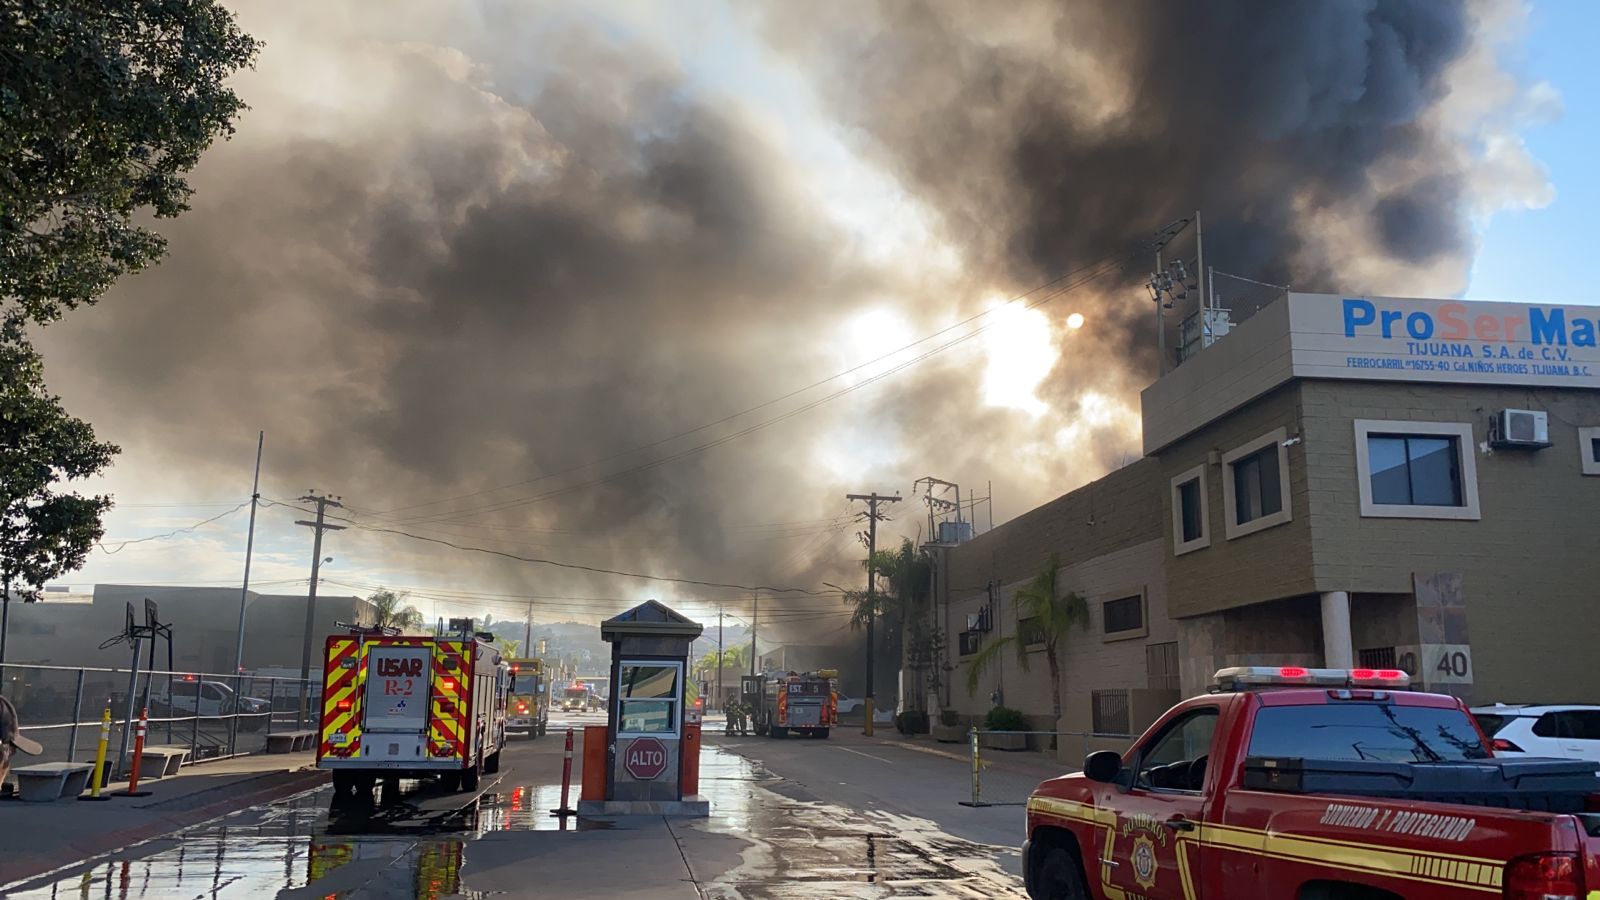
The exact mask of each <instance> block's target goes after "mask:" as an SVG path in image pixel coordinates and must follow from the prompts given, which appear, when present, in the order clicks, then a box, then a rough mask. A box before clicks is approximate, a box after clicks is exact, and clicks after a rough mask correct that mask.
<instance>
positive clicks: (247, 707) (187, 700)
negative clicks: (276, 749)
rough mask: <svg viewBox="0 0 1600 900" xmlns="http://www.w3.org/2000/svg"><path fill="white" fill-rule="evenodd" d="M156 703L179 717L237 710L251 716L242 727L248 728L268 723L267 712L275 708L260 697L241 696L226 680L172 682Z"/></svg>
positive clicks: (223, 713) (229, 713)
mask: <svg viewBox="0 0 1600 900" xmlns="http://www.w3.org/2000/svg"><path fill="white" fill-rule="evenodd" d="M155 705H156V706H157V707H158V708H165V709H166V710H168V711H170V712H171V713H172V714H174V715H179V716H192V715H196V714H198V715H201V716H231V715H233V713H234V711H235V710H236V709H237V710H238V711H239V712H240V713H242V714H244V715H246V716H251V718H249V719H246V720H244V722H243V726H242V727H244V728H245V730H247V731H253V730H255V729H256V728H258V727H261V726H263V725H265V724H266V717H265V714H266V713H269V712H271V711H272V704H271V703H269V702H267V701H266V700H263V699H261V698H260V697H239V696H238V695H236V694H234V692H233V688H231V687H229V686H228V685H227V684H226V683H224V682H221V681H201V682H199V683H198V684H196V682H194V681H191V680H189V679H179V680H175V681H173V682H172V686H171V688H170V689H169V692H168V693H167V694H166V695H165V696H162V697H159V698H157V699H156V701H155Z"/></svg>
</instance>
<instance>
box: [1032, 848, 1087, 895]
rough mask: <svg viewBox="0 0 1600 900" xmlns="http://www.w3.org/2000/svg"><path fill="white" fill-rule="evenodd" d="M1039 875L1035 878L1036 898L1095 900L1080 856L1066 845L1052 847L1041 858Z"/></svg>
mask: <svg viewBox="0 0 1600 900" xmlns="http://www.w3.org/2000/svg"><path fill="white" fill-rule="evenodd" d="M1038 875H1039V877H1038V878H1036V879H1035V880H1034V886H1035V889H1036V891H1037V893H1035V894H1034V900H1093V898H1092V897H1091V896H1090V894H1089V885H1088V883H1087V882H1088V879H1086V878H1084V877H1083V866H1081V865H1079V864H1078V857H1076V856H1074V855H1073V853H1072V851H1071V850H1068V849H1067V848H1066V847H1050V848H1049V849H1047V850H1045V852H1044V858H1043V859H1041V860H1039V871H1038Z"/></svg>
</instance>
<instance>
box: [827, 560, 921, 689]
mask: <svg viewBox="0 0 1600 900" xmlns="http://www.w3.org/2000/svg"><path fill="white" fill-rule="evenodd" d="M868 563H869V560H865V559H864V560H862V561H861V567H862V568H867V567H868ZM870 563H871V570H872V572H873V574H874V577H875V580H878V581H881V582H884V584H881V585H880V584H874V585H873V588H874V590H873V592H872V597H871V598H868V596H867V593H866V592H865V591H846V592H845V597H844V602H845V604H846V605H847V606H850V607H852V609H851V611H850V627H851V628H863V627H865V626H866V624H867V620H868V619H871V618H873V617H874V616H876V617H877V618H879V619H881V620H882V624H883V632H884V637H883V639H882V640H883V643H884V645H885V646H884V650H885V652H884V653H883V654H882V661H883V662H886V663H887V662H892V665H890V666H889V672H887V673H883V674H892V671H893V670H894V669H897V668H899V665H900V663H899V660H900V657H901V648H902V644H903V642H904V631H905V625H906V623H907V622H910V623H911V626H912V630H913V631H914V632H915V634H914V635H913V637H912V640H913V642H918V641H920V640H921V629H922V628H923V626H924V625H925V622H924V621H923V618H924V617H923V616H922V615H920V613H921V612H922V610H923V609H924V607H926V606H927V604H928V600H929V598H930V597H931V596H932V585H931V584H930V579H929V575H930V574H931V572H932V566H933V562H932V560H930V559H929V558H928V556H927V554H925V553H922V552H921V551H919V550H918V549H917V545H916V544H914V543H912V541H911V539H910V538H901V539H900V546H899V547H896V548H895V549H893V550H879V551H877V552H876V553H874V554H873V555H872V558H871V560H870ZM874 636H875V637H876V635H874ZM875 649H876V648H875ZM877 674H880V673H874V679H873V680H874V681H875V682H876V681H877V680H878V679H877V678H876V675H877ZM884 683H889V682H887V681H885V682H884Z"/></svg>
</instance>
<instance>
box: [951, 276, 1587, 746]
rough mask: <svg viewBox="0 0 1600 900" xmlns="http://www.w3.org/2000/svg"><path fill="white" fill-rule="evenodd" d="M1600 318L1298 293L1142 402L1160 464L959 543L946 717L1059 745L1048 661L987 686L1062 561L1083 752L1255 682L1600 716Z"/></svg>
mask: <svg viewBox="0 0 1600 900" xmlns="http://www.w3.org/2000/svg"><path fill="white" fill-rule="evenodd" d="M1597 313H1600V310H1594V309H1584V308H1578V307H1566V308H1563V307H1550V306H1539V305H1521V304H1499V303H1496V304H1485V303H1463V302H1458V301H1449V300H1402V299H1391V298H1345V297H1340V296H1337V295H1306V294H1289V295H1287V296H1285V297H1283V298H1281V299H1279V300H1278V301H1277V302H1275V303H1273V304H1271V305H1269V306H1267V307H1266V308H1264V309H1262V310H1261V311H1259V312H1258V313H1256V314H1255V315H1254V316H1252V317H1250V318H1249V319H1248V320H1247V321H1244V322H1243V323H1240V324H1238V325H1236V326H1233V327H1232V329H1231V331H1229V332H1227V333H1226V335H1225V336H1223V337H1220V338H1219V339H1217V340H1216V341H1215V343H1213V344H1211V345H1210V346H1207V347H1204V348H1203V349H1201V350H1199V352H1193V353H1191V354H1190V355H1189V357H1188V358H1187V359H1186V360H1185V361H1184V363H1183V364H1182V365H1180V366H1178V367H1176V368H1175V369H1174V370H1173V371H1172V372H1170V373H1169V374H1167V375H1166V376H1164V377H1162V378H1161V379H1160V380H1158V381H1157V382H1156V383H1155V384H1153V385H1151V386H1150V387H1149V388H1148V389H1146V390H1145V392H1144V394H1143V397H1142V408H1143V421H1144V450H1145V457H1144V458H1143V459H1141V460H1140V461H1138V462H1136V463H1134V464H1132V465H1130V466H1127V467H1125V468H1123V469H1121V470H1119V471H1117V472H1113V473H1111V474H1110V475H1108V476H1106V477H1104V478H1102V479H1100V480H1099V481H1096V482H1094V483H1092V484H1090V485H1087V486H1085V487H1083V488H1081V489H1079V490H1077V491H1074V492H1072V493H1070V494H1067V495H1066V496H1063V497H1061V498H1059V499H1057V500H1055V501H1053V502H1051V503H1049V504H1046V505H1044V506H1042V507H1039V508H1038V509H1035V510H1033V511H1031V512H1029V513H1027V514H1026V515H1024V516H1021V517H1019V518H1017V519H1015V520H1013V521H1011V522H1007V523H1006V524H1005V525H1003V526H1001V527H999V528H996V529H995V530H993V531H992V532H990V533H988V534H985V535H982V536H981V537H978V538H976V539H973V540H972V541H969V542H967V543H964V544H960V545H955V546H937V545H936V546H935V547H934V549H933V552H934V554H935V559H936V566H937V569H938V574H937V576H936V577H937V581H936V598H935V599H936V610H937V615H938V616H939V618H940V621H939V627H940V628H941V629H942V630H944V632H945V633H946V635H947V642H948V645H949V648H950V650H949V654H948V663H949V664H950V665H952V666H954V667H955V668H954V671H952V672H951V673H950V677H949V678H948V679H947V681H949V682H951V684H949V685H947V686H946V688H945V690H944V691H943V695H942V696H941V697H940V698H939V700H940V703H941V705H942V706H943V707H944V708H946V709H953V710H955V711H957V712H958V713H959V714H962V715H963V716H977V715H981V714H982V713H983V712H985V711H986V710H987V709H988V708H989V707H990V706H991V705H992V703H993V702H995V701H997V700H998V701H1003V702H1004V703H1005V704H1006V705H1009V706H1013V707H1016V708H1019V709H1021V710H1022V711H1023V712H1025V713H1027V714H1029V716H1030V719H1031V720H1032V721H1033V722H1034V723H1035V724H1036V725H1038V726H1047V725H1048V724H1049V723H1048V722H1047V720H1048V718H1049V717H1050V716H1049V712H1050V686H1049V683H1048V675H1047V674H1046V671H1047V670H1046V668H1045V666H1044V664H1043V659H1042V657H1043V654H1042V653H1037V652H1035V653H1033V654H1030V665H1029V666H1028V669H1027V671H1024V670H1023V669H1022V666H1021V665H1020V664H1019V663H1018V662H1017V661H1016V659H1015V658H1014V655H1012V654H1007V656H1006V658H1005V662H1004V664H1003V665H1002V666H1000V667H999V668H998V670H997V671H995V672H993V673H992V674H986V675H985V676H984V678H983V679H982V685H981V688H980V690H978V691H977V692H975V694H973V695H969V694H968V692H967V690H966V686H965V681H966V679H965V672H964V670H965V668H966V663H965V661H966V660H969V659H970V658H971V656H972V655H973V653H974V652H976V651H977V650H978V649H979V648H981V646H982V645H983V643H984V642H985V641H989V640H994V639H995V638H997V637H1003V636H1006V635H1013V634H1016V633H1017V627H1018V626H1017V622H1016V612H1015V607H1014V605H1013V603H1012V600H1011V598H1012V596H1013V595H1014V593H1015V590H1016V589H1017V588H1018V587H1020V586H1021V585H1023V584H1025V583H1026V582H1027V581H1028V580H1029V579H1030V578H1032V577H1033V576H1034V575H1035V574H1036V573H1037V572H1038V571H1040V570H1041V569H1042V568H1043V567H1044V565H1045V564H1046V563H1047V561H1048V559H1049V557H1050V555H1051V554H1052V553H1055V554H1057V555H1058V556H1059V558H1060V560H1061V562H1062V564H1063V569H1062V572H1061V579H1060V582H1061V583H1060V589H1061V591H1063V592H1065V591H1076V592H1077V593H1079V594H1080V595H1081V596H1083V597H1084V598H1085V599H1086V600H1087V601H1088V607H1089V613H1090V620H1089V624H1088V627H1086V628H1084V629H1081V630H1080V631H1077V632H1074V633H1072V634H1070V635H1069V636H1068V637H1067V638H1066V639H1065V642H1064V644H1063V647H1062V653H1063V660H1064V662H1063V672H1062V682H1063V685H1062V687H1063V691H1064V697H1065V700H1064V704H1063V715H1062V721H1061V722H1060V728H1061V729H1063V730H1067V731H1088V730H1094V731H1114V730H1118V729H1121V730H1125V731H1133V732H1137V731H1138V730H1140V729H1141V728H1142V727H1143V726H1144V725H1146V724H1148V722H1149V720H1150V719H1151V718H1152V717H1153V716H1154V715H1156V714H1158V713H1159V712H1160V711H1161V710H1162V709H1164V708H1165V707H1166V705H1167V704H1168V703H1170V702H1171V701H1172V700H1175V699H1177V698H1178V697H1179V696H1182V695H1188V694H1192V693H1196V692H1199V691H1202V690H1204V688H1205V685H1206V684H1207V682H1208V681H1209V679H1210V676H1211V674H1212V673H1213V672H1214V671H1215V670H1216V669H1217V668H1220V667H1222V666H1226V665H1239V664H1300V665H1314V666H1316V665H1327V666H1338V667H1348V666H1370V667H1376V668H1386V667H1397V668H1404V669H1406V670H1408V671H1409V672H1411V674H1412V675H1413V677H1414V679H1415V680H1416V681H1418V682H1419V683H1420V684H1422V685H1423V686H1425V687H1427V688H1428V689H1431V690H1440V691H1445V692H1450V693H1455V694H1458V695H1461V696H1463V697H1466V698H1468V699H1469V700H1471V701H1475V702H1494V701H1524V702H1526V701H1540V702H1600V675H1597V674H1596V672H1595V668H1594V666H1593V664H1592V662H1591V659H1590V656H1591V648H1592V647H1594V646H1595V645H1596V644H1597V643H1600V616H1597V615H1596V612H1595V605H1596V602H1597V601H1600V350H1597V349H1596V333H1597V331H1600V321H1597V320H1596V316H1597ZM991 583H992V585H991ZM1034 657H1037V660H1035V659H1034ZM1035 662H1036V663H1037V664H1033V663H1035Z"/></svg>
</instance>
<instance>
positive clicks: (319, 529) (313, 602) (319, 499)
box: [295, 491, 344, 728]
mask: <svg viewBox="0 0 1600 900" xmlns="http://www.w3.org/2000/svg"><path fill="white" fill-rule="evenodd" d="M300 499H301V500H303V501H305V502H307V503H315V504H316V505H317V520H316V521H315V522H306V521H297V522H295V524H296V525H304V526H306V527H307V528H310V529H313V531H314V532H315V535H316V536H315V537H313V538H312V539H311V584H310V590H309V591H308V592H307V593H306V634H305V646H303V647H301V648H300V714H299V718H298V719H297V720H296V721H297V724H298V725H299V726H300V727H302V728H303V727H305V721H306V705H307V702H308V701H309V700H310V699H311V630H312V629H313V628H315V627H316V622H317V574H318V573H319V572H320V571H321V570H322V533H323V532H324V531H343V530H344V526H343V525H329V524H328V523H327V516H328V507H330V506H331V507H333V508H334V509H344V504H343V503H340V502H339V498H337V497H327V496H319V495H318V494H317V493H316V492H314V491H311V492H307V493H306V495H305V496H304V497H301V498H300Z"/></svg>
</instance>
